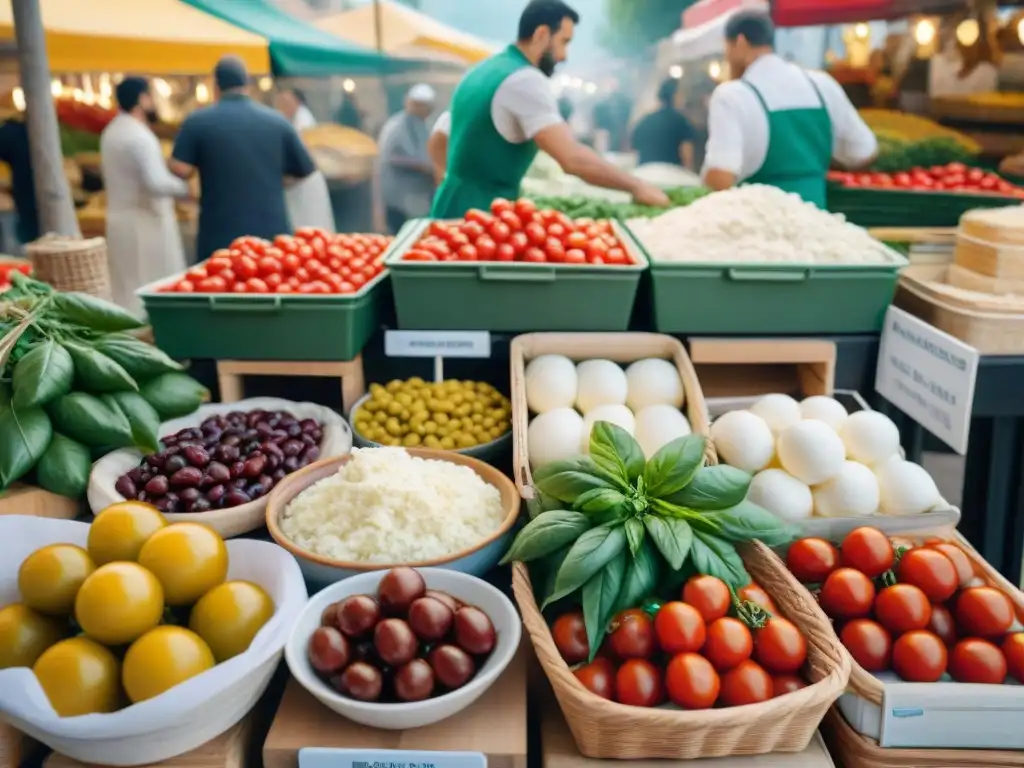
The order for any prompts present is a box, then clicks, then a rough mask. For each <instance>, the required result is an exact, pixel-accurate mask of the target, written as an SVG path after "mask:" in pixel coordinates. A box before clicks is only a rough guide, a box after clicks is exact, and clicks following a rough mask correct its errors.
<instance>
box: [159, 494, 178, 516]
mask: <svg viewBox="0 0 1024 768" xmlns="http://www.w3.org/2000/svg"><path fill="white" fill-rule="evenodd" d="M154 506H155V507H156V508H157V509H159V510H160V511H161V512H168V513H171V514H173V513H175V512H177V511H178V499H177V498H172V497H171V496H164V497H163V498H162V499H158V500H157V502H156V504H155V505H154Z"/></svg>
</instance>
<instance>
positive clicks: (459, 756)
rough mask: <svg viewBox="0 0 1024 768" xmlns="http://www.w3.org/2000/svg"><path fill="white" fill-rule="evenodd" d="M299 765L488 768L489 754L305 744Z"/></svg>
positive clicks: (308, 767) (317, 767)
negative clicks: (322, 746) (320, 746)
mask: <svg viewBox="0 0 1024 768" xmlns="http://www.w3.org/2000/svg"><path fill="white" fill-rule="evenodd" d="M299 768H487V758H486V757H485V756H484V755H483V753H481V752H427V751H419V750H407V749H321V748H318V747H317V748H314V747H306V748H304V749H300V750H299Z"/></svg>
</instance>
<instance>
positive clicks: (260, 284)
mask: <svg viewBox="0 0 1024 768" xmlns="http://www.w3.org/2000/svg"><path fill="white" fill-rule="evenodd" d="M245 288H246V290H247V291H248V292H249V293H269V292H270V288H269V287H268V286H267V283H266V281H264V280H261V279H260V278H258V277H250V278H249V279H248V280H246V281H245Z"/></svg>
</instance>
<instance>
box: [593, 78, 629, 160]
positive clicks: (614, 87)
mask: <svg viewBox="0 0 1024 768" xmlns="http://www.w3.org/2000/svg"><path fill="white" fill-rule="evenodd" d="M632 113H633V102H632V101H631V100H630V98H629V96H627V95H626V94H625V93H623V91H622V88H621V86H620V84H619V82H618V80H614V79H613V80H612V83H611V93H610V94H608V96H606V97H605V98H604V99H602V100H601V101H599V102H598V103H597V104H596V105H595V106H594V129H595V133H596V135H595V139H594V146H595V147H596V148H597V149H598V151H600V152H625V151H626V150H627V149H628V148H629V147H628V146H627V145H628V143H629V142H628V139H629V116H630V115H631V114H632Z"/></svg>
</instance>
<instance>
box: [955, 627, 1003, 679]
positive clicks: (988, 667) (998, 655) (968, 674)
mask: <svg viewBox="0 0 1024 768" xmlns="http://www.w3.org/2000/svg"><path fill="white" fill-rule="evenodd" d="M1006 668H1007V664H1006V657H1005V656H1004V655H1003V652H1002V651H1001V650H999V647H998V646H996V645H993V644H992V643H990V642H989V641H988V640H979V639H978V638H976V637H970V638H967V639H966V640H961V641H960V642H959V643H957V644H956V645H955V646H953V650H952V651H951V652H950V654H949V674H950V675H951V676H952V678H953V679H954V680H956V681H957V682H960V683H987V684H988V685H1000V684H1002V683H1003V681H1004V680H1006Z"/></svg>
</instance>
